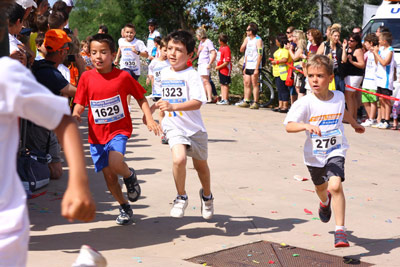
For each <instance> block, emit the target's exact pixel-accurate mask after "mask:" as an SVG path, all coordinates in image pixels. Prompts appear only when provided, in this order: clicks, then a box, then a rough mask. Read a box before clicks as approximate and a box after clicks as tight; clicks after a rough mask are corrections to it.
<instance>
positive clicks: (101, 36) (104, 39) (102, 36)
mask: <svg viewBox="0 0 400 267" xmlns="http://www.w3.org/2000/svg"><path fill="white" fill-rule="evenodd" d="M93 41H96V42H99V43H106V44H107V45H108V47H109V48H110V51H111V53H115V51H116V50H115V41H114V39H113V38H112V37H111V35H109V34H106V33H98V34H95V35H93V36H91V37H90V38H89V51H90V44H91V43H92V42H93Z"/></svg>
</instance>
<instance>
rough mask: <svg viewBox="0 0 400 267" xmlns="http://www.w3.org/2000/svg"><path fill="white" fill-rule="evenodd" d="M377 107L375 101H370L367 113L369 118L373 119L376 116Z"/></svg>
mask: <svg viewBox="0 0 400 267" xmlns="http://www.w3.org/2000/svg"><path fill="white" fill-rule="evenodd" d="M377 109H378V106H377V104H376V102H372V103H371V109H370V111H369V112H370V113H368V116H369V119H371V120H374V119H375V117H376V111H377Z"/></svg>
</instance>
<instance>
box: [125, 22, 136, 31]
mask: <svg viewBox="0 0 400 267" xmlns="http://www.w3.org/2000/svg"><path fill="white" fill-rule="evenodd" d="M124 28H131V29H133V30H134V31H136V27H135V25H133V24H132V23H127V24H125V26H124Z"/></svg>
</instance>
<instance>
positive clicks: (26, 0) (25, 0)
mask: <svg viewBox="0 0 400 267" xmlns="http://www.w3.org/2000/svg"><path fill="white" fill-rule="evenodd" d="M15 2H16V3H17V4H18V5H20V6H22V7H23V8H24V9H28V8H30V7H34V8H37V5H36V2H35V1H33V0H17V1H15Z"/></svg>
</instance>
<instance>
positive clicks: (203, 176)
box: [193, 158, 211, 196]
mask: <svg viewBox="0 0 400 267" xmlns="http://www.w3.org/2000/svg"><path fill="white" fill-rule="evenodd" d="M193 166H194V168H195V169H196V171H197V174H198V175H199V179H200V183H201V186H202V187H203V194H204V196H210V195H211V183H210V169H209V168H208V164H207V160H198V159H195V158H193Z"/></svg>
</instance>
